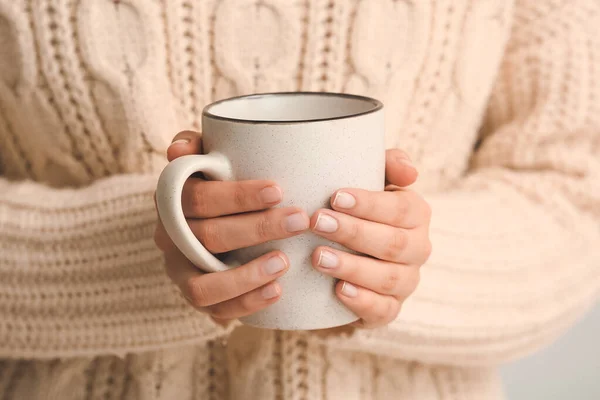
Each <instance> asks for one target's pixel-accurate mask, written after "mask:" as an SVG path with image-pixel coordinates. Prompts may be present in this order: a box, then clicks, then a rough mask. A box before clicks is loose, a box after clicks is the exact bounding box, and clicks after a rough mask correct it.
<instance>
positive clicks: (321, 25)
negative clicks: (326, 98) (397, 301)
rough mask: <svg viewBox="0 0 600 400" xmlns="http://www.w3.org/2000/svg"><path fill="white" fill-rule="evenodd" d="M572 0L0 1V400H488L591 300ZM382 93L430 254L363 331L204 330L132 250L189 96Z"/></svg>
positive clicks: (585, 56)
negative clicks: (422, 200)
mask: <svg viewBox="0 0 600 400" xmlns="http://www.w3.org/2000/svg"><path fill="white" fill-rule="evenodd" d="M599 27H600V4H599V3H598V2H597V0H545V1H538V0H511V1H506V0H459V1H457V0H418V1H415V0H413V1H411V0H369V1H366V0H362V1H360V0H303V1H300V0H298V1H288V0H262V1H259V0H239V1H238V0H207V1H196V0H173V1H171V0H168V1H167V0H19V1H14V0H0V171H1V174H2V177H1V178H0V357H2V358H1V359H0V393H1V394H2V397H3V398H4V399H6V400H16V399H19V400H20V399H38V398H39V399H42V398H43V399H61V400H62V399H67V400H69V399H86V400H88V399H90V400H91V399H100V398H102V399H108V398H110V399H136V398H138V399H157V400H158V399H165V400H166V399H175V398H177V399H190V400H191V399H211V400H222V399H231V400H241V399H244V400H250V399H261V400H262V399H266V400H278V399H286V400H288V399H291V400H313V399H315V400H319V399H321V400H324V399H344V400H354V399H356V400H366V399H373V400H391V399H394V400H396V399H403V400H417V399H419V400H421V399H436V400H451V399H463V400H479V399H486V400H487V399H500V398H501V397H502V396H501V389H500V383H499V380H498V377H497V374H496V372H495V371H494V366H495V365H497V364H499V363H501V362H504V361H506V360H511V359H514V358H516V357H519V356H522V355H525V354H528V353H530V352H532V351H534V350H536V349H538V348H540V347H541V346H543V345H545V344H547V343H549V342H551V341H552V340H553V339H555V338H556V337H557V336H558V335H559V334H560V333H562V332H563V331H564V330H565V329H567V328H568V327H569V326H570V325H571V324H572V323H573V322H574V321H575V320H576V319H577V318H578V317H579V316H581V315H582V313H583V312H584V311H585V310H586V309H587V308H588V307H589V306H590V305H591V304H593V302H594V301H595V299H596V297H597V294H598V291H599V289H600V274H598V266H599V265H600V255H599V254H598V243H599V241H600V230H599V227H598V221H600V160H599V157H598V155H599V154H600V30H599V29H600V28H599ZM290 90H291V91H293V90H313V91H325V90H326V91H341V92H349V93H358V94H365V95H369V96H375V97H378V98H380V99H381V100H383V101H384V103H385V104H386V138H387V144H388V147H402V148H404V149H406V150H407V151H408V152H409V153H410V154H411V156H412V158H413V160H414V162H415V164H416V165H417V166H418V168H419V170H420V178H419V182H418V184H417V185H415V187H416V189H418V190H420V191H422V192H423V193H425V194H426V196H427V198H428V200H429V201H430V203H431V204H432V208H433V210H434V217H433V221H432V225H431V235H432V241H433V245H434V252H433V254H432V256H431V259H430V260H429V262H428V263H427V265H426V266H424V267H423V270H422V280H421V285H420V286H419V288H418V290H417V292H416V293H415V294H414V295H413V296H412V297H411V298H410V299H409V300H408V301H406V303H405V304H404V307H403V310H402V313H401V315H400V317H399V318H398V319H397V320H396V321H395V322H394V323H392V324H391V325H390V326H389V327H386V328H382V329H377V330H373V331H362V330H356V331H352V332H350V333H345V334H342V333H335V334H331V335H329V336H320V335H315V334H312V333H310V332H274V331H263V330H257V329H253V328H249V327H243V326H239V324H238V323H235V324H232V325H231V326H229V327H228V328H223V327H220V326H218V325H216V324H214V323H213V322H212V321H211V320H210V319H209V318H207V317H204V316H203V315H201V314H199V313H197V312H195V311H194V310H191V309H190V308H189V307H188V306H187V304H186V303H185V302H184V301H183V300H182V299H181V298H180V297H179V296H178V295H177V293H176V290H175V288H174V287H173V286H172V284H171V283H169V282H168V279H167V278H166V277H165V275H164V272H163V260H162V256H161V254H160V253H159V252H158V250H157V249H156V248H155V247H154V244H153V242H152V232H153V227H154V224H155V221H156V213H155V211H154V206H153V201H152V194H153V191H154V187H155V183H156V177H157V174H158V173H159V172H160V170H161V169H162V168H163V167H164V165H165V163H166V160H165V157H164V152H165V150H166V147H167V145H168V143H169V140H170V138H171V137H172V135H173V134H174V133H176V132H177V131H178V130H182V129H190V128H191V129H201V126H200V122H201V119H200V112H201V109H202V107H203V106H204V105H206V104H207V103H209V102H211V101H214V100H217V99H222V98H224V97H227V96H232V95H241V94H247V93H254V92H265V91H290Z"/></svg>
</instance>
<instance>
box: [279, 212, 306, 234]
mask: <svg viewBox="0 0 600 400" xmlns="http://www.w3.org/2000/svg"><path fill="white" fill-rule="evenodd" d="M308 225H309V221H308V218H306V216H305V215H304V214H302V213H296V214H292V215H288V216H287V217H285V230H286V231H288V232H290V233H291V232H300V231H303V230H305V229H308Z"/></svg>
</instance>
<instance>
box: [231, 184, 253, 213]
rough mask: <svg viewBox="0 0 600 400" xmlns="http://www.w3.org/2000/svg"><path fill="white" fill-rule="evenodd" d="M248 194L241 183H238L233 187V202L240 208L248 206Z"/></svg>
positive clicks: (243, 208)
mask: <svg viewBox="0 0 600 400" xmlns="http://www.w3.org/2000/svg"><path fill="white" fill-rule="evenodd" d="M248 202H249V201H248V194H247V193H246V190H245V189H244V187H243V186H242V185H241V184H239V183H238V184H236V185H235V187H234V189H233V203H234V204H235V206H236V207H237V208H238V209H240V210H245V209H246V208H247V207H248Z"/></svg>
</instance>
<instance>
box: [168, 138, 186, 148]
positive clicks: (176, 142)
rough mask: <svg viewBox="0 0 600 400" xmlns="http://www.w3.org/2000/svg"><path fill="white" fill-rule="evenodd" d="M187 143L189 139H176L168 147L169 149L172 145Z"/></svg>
mask: <svg viewBox="0 0 600 400" xmlns="http://www.w3.org/2000/svg"><path fill="white" fill-rule="evenodd" d="M189 142H190V139H177V140H174V141H173V142H172V143H171V144H170V145H169V147H170V146H173V145H174V144H188V143H189Z"/></svg>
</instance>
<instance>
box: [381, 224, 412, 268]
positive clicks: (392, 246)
mask: <svg viewBox="0 0 600 400" xmlns="http://www.w3.org/2000/svg"><path fill="white" fill-rule="evenodd" d="M407 242H408V240H407V236H406V233H405V232H403V231H401V230H396V231H395V232H394V233H393V234H392V235H391V236H390V240H389V241H388V244H387V246H386V249H385V252H384V257H385V258H386V259H388V260H390V261H394V262H399V261H400V258H401V256H402V253H404V250H405V249H406V246H407Z"/></svg>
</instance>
